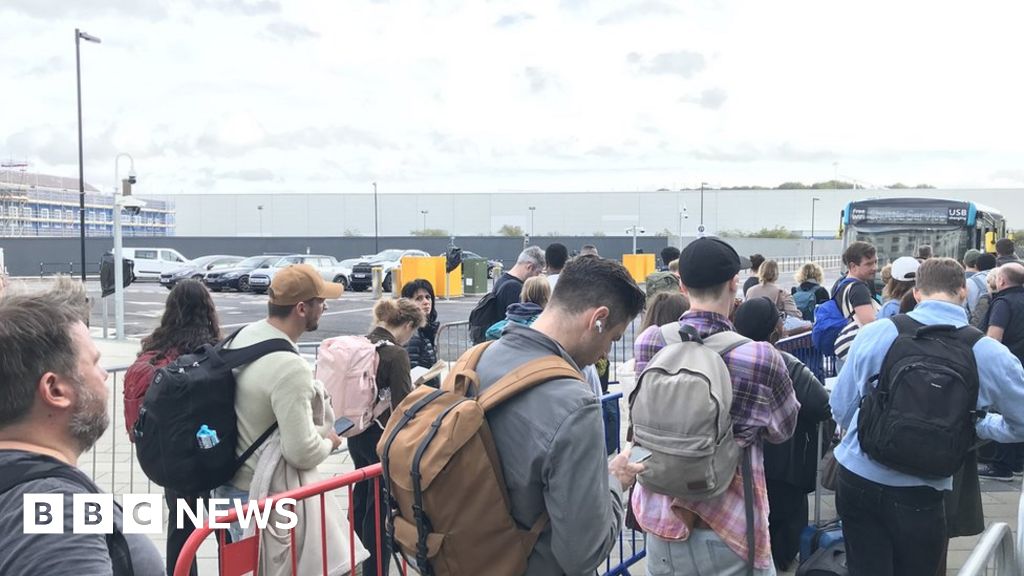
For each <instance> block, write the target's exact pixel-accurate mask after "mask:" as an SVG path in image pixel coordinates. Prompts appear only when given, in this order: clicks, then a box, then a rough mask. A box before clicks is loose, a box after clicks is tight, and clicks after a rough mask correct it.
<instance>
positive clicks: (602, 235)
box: [592, 230, 607, 238]
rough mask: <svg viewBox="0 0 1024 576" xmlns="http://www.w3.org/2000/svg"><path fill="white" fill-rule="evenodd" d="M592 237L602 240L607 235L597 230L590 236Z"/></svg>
mask: <svg viewBox="0 0 1024 576" xmlns="http://www.w3.org/2000/svg"><path fill="white" fill-rule="evenodd" d="M592 236H595V237H597V238H604V237H605V236H607V234H605V233H604V232H602V231H600V230H598V231H597V232H594V233H593V234H592Z"/></svg>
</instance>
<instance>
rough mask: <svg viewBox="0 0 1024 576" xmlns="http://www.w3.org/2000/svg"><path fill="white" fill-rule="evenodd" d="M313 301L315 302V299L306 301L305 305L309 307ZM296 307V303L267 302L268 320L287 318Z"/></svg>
mask: <svg viewBox="0 0 1024 576" xmlns="http://www.w3.org/2000/svg"><path fill="white" fill-rule="evenodd" d="M313 300H316V298H313V299H310V300H306V301H305V302H306V305H307V306H309V304H310V303H311V302H313ZM298 305H299V303H298V302H296V303H295V304H273V303H271V302H267V316H268V317H270V318H287V317H288V316H290V315H291V313H292V310H294V309H295V307H296V306H298Z"/></svg>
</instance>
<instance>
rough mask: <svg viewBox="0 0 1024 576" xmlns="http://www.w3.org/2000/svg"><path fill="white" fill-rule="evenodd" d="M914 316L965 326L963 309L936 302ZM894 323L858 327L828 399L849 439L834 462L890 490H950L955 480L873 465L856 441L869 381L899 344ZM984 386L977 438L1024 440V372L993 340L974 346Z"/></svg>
mask: <svg viewBox="0 0 1024 576" xmlns="http://www.w3.org/2000/svg"><path fill="white" fill-rule="evenodd" d="M910 317H911V318H913V319H914V320H917V321H918V322H921V323H923V324H927V325H932V324H950V325H953V326H957V327H960V326H965V325H967V315H966V313H965V312H964V309H963V307H962V306H957V305H956V304H951V303H948V302H940V301H937V300H926V301H924V302H921V303H920V304H918V305H917V307H916V308H915V309H914V311H913V312H911V313H910ZM896 335H897V330H896V325H895V324H893V322H892V321H891V320H876V321H875V322H872V323H871V324H868V325H866V326H864V327H863V328H861V329H860V332H859V333H858V334H857V338H856V339H855V340H854V341H853V345H852V346H851V347H850V354H849V356H847V358H846V363H845V364H844V365H843V369H842V370H841V371H840V373H839V381H838V382H837V383H836V386H835V390H834V391H833V392H832V396H831V398H830V400H829V404H831V406H832V416H833V417H834V418H835V420H836V422H837V423H838V424H839V426H840V427H842V428H843V430H845V431H846V436H844V437H843V441H842V442H841V443H840V444H839V446H838V447H837V448H836V450H835V456H836V460H838V461H839V463H840V464H842V465H843V467H845V468H846V469H847V470H849V471H851V472H853V473H854V474H857V475H858V476H860V477H862V478H866V479H868V480H871V481H872V482H877V483H878V484H884V485H886V486H930V487H932V488H935V489H936V490H952V488H953V479H952V478H951V477H950V478H943V479H926V478H918V477H915V476H911V475H909V474H904V473H902V472H897V471H896V470H893V469H891V468H889V467H887V466H884V465H882V464H879V463H878V462H875V461H874V460H872V459H871V458H869V457H868V456H867V455H866V454H864V452H862V451H861V448H860V442H859V441H858V439H857V416H858V412H859V411H860V400H861V397H863V396H864V391H865V386H866V385H867V382H868V380H869V379H870V378H871V377H872V376H875V375H877V374H878V373H879V372H881V370H882V360H883V359H884V358H885V353H886V352H888V350H889V347H890V346H891V345H892V343H893V342H894V341H895V340H896ZM974 356H975V358H976V359H977V363H978V376H979V381H980V386H979V390H978V409H980V410H985V411H990V410H994V411H998V412H999V414H993V413H991V412H989V413H988V414H987V415H986V416H985V417H984V418H983V419H981V420H980V421H978V424H977V432H978V437H979V438H982V439H986V440H995V441H997V442H1007V443H1011V442H1022V441H1024V368H1022V367H1021V363H1020V360H1018V359H1017V357H1016V356H1014V355H1013V354H1011V353H1010V351H1009V350H1007V348H1006V347H1005V346H1003V345H1002V344H1000V343H999V342H996V341H995V340H993V339H992V338H988V337H985V338H982V339H981V340H978V343H977V344H975V345H974Z"/></svg>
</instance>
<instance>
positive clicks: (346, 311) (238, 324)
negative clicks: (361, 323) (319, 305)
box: [220, 308, 373, 328]
mask: <svg viewBox="0 0 1024 576" xmlns="http://www.w3.org/2000/svg"><path fill="white" fill-rule="evenodd" d="M371 310H373V308H353V309H352V310H338V311H337V312H324V316H338V315H341V314H355V313H357V312H369V311H371ZM253 322H255V320H254V321H253ZM246 324H252V322H239V323H237V324H221V325H220V327H221V328H237V327H238V326H245V325H246Z"/></svg>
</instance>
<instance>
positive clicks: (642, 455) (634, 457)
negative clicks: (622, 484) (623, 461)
mask: <svg viewBox="0 0 1024 576" xmlns="http://www.w3.org/2000/svg"><path fill="white" fill-rule="evenodd" d="M651 456H652V454H651V451H650V450H648V449H647V448H644V447H643V446H637V445H636V444H634V445H633V446H631V447H630V448H629V463H630V464H639V463H641V462H643V461H644V460H647V459H648V458H650V457H651Z"/></svg>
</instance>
